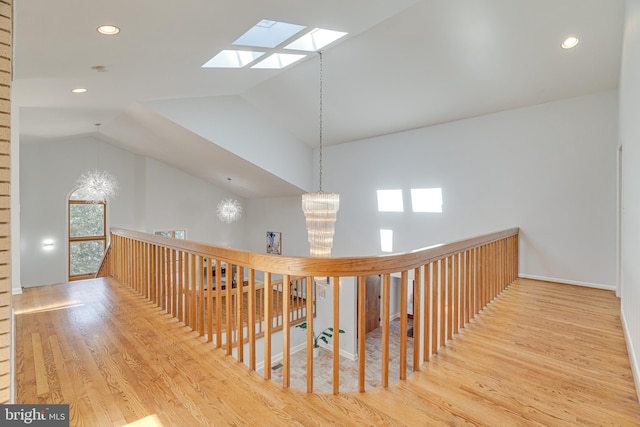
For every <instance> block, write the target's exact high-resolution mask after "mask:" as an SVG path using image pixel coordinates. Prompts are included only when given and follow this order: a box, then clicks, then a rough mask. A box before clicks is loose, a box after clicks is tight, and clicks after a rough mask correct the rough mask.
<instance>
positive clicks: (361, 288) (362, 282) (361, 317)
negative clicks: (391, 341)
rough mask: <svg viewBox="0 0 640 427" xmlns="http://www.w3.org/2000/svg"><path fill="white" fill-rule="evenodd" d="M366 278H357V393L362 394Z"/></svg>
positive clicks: (364, 355) (364, 358)
mask: <svg viewBox="0 0 640 427" xmlns="http://www.w3.org/2000/svg"><path fill="white" fill-rule="evenodd" d="M366 294H367V287H366V277H365V276H359V277H358V391H359V392H361V393H362V392H364V388H365V386H364V380H365V370H366V347H365V344H366V323H365V322H366V318H367V310H366V304H365V302H366V296H367V295H366Z"/></svg>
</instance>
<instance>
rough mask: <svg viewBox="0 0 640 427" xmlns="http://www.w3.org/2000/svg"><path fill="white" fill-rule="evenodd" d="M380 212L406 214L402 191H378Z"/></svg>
mask: <svg viewBox="0 0 640 427" xmlns="http://www.w3.org/2000/svg"><path fill="white" fill-rule="evenodd" d="M378 212H404V203H403V201H402V190H378Z"/></svg>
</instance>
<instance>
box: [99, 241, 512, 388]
mask: <svg viewBox="0 0 640 427" xmlns="http://www.w3.org/2000/svg"><path fill="white" fill-rule="evenodd" d="M517 233H518V230H517V229H512V230H506V231H505V232H500V233H495V237H493V236H494V235H487V236H486V237H485V236H481V237H480V238H476V239H469V241H468V242H469V244H467V242H466V241H465V242H462V243H456V244H451V245H452V246H451V248H453V249H445V247H444V246H447V245H444V246H443V247H442V248H440V247H434V248H430V249H426V250H424V251H425V252H424V258H420V257H421V256H423V255H415V254H410V255H409V254H402V255H397V256H395V257H397V260H398V261H399V262H400V261H402V262H403V263H404V264H401V265H402V267H401V268H398V269H396V270H394V269H393V262H392V261H393V257H394V256H391V257H392V258H389V261H385V262H380V259H379V258H376V259H373V258H371V259H370V260H369V261H359V260H358V261H349V263H348V264H343V263H342V261H341V259H332V260H331V261H328V260H322V259H310V260H309V261H308V262H309V266H310V267H309V268H308V269H306V267H304V265H306V261H304V260H302V261H300V260H301V259H300V258H297V259H296V260H295V262H293V263H292V264H291V265H290V266H289V265H288V264H287V263H288V260H287V257H281V258H278V262H277V263H273V265H270V264H263V261H264V260H267V259H269V260H271V259H272V258H271V257H267V258H263V257H260V256H258V257H256V258H255V259H253V258H249V260H247V258H246V256H245V255H242V257H243V258H240V257H239V256H238V255H236V254H235V253H236V251H234V250H229V249H225V248H218V249H216V252H215V253H216V254H217V255H215V256H214V255H212V253H209V252H208V249H207V245H202V244H197V245H196V246H194V245H193V244H192V243H189V242H176V241H175V240H172V243H171V244H165V243H167V242H168V241H167V240H166V239H167V238H165V237H157V236H151V237H149V238H147V237H146V236H147V235H145V234H144V233H137V232H127V231H124V232H118V233H116V234H114V233H113V232H112V234H111V238H110V241H109V242H110V243H109V247H108V249H107V251H106V254H105V257H104V259H103V261H102V263H101V266H100V270H99V274H100V277H105V276H111V277H114V278H116V279H117V280H119V281H120V282H121V283H122V284H126V285H127V286H129V287H130V288H131V289H132V290H134V291H135V292H137V293H138V294H140V296H142V297H144V298H145V299H147V300H148V301H150V302H151V303H153V304H155V305H156V306H158V307H160V308H162V310H163V311H164V312H166V313H168V314H170V315H171V316H173V317H174V318H176V319H177V320H178V321H180V322H183V323H184V324H185V325H186V326H188V327H190V328H191V329H192V330H193V331H196V332H198V336H200V337H201V336H203V335H204V334H205V333H206V334H207V342H214V340H213V336H214V335H215V336H216V339H215V345H216V347H217V348H220V347H222V346H223V344H224V346H225V351H226V352H227V354H233V347H234V346H237V348H236V354H235V357H236V359H237V360H238V361H240V362H242V361H243V360H244V358H245V354H244V353H245V352H244V343H245V340H246V341H247V342H248V343H249V344H248V347H247V348H248V351H249V356H248V357H249V363H248V364H249V367H250V369H252V370H255V369H256V364H257V362H258V361H257V360H256V358H257V355H256V345H257V341H256V340H257V338H258V334H260V335H262V336H263V337H264V346H265V349H264V350H265V351H264V353H265V360H264V377H265V378H266V379H269V378H271V365H272V358H271V351H272V348H271V347H272V334H273V333H275V332H276V331H279V330H280V329H282V330H283V332H282V340H283V341H282V342H283V371H284V373H283V387H285V388H288V387H290V385H291V358H290V356H289V354H290V351H291V348H292V345H293V344H295V341H294V340H292V338H295V337H294V336H292V335H291V326H292V325H293V324H295V322H300V321H303V320H306V321H307V325H308V326H307V327H308V330H307V337H306V346H307V355H306V358H307V374H306V375H307V378H306V380H307V391H308V392H309V393H311V392H313V391H314V363H315V362H314V359H313V325H314V323H315V320H316V319H314V315H315V309H316V304H317V299H316V297H315V296H316V295H315V294H316V285H315V283H314V281H313V277H314V276H315V275H317V276H329V277H331V278H332V280H333V281H332V295H333V301H332V306H333V320H332V328H333V330H334V333H333V341H332V344H333V360H332V369H333V379H332V381H333V384H332V387H333V393H334V394H338V393H339V392H340V388H341V387H340V376H341V375H340V342H341V339H340V333H339V331H340V305H341V303H340V297H341V292H340V291H341V285H340V281H341V280H342V276H340V275H332V274H331V273H332V272H333V271H335V272H336V273H337V272H338V271H340V272H341V274H342V273H343V272H352V273H353V276H354V277H357V295H358V297H357V303H356V304H357V311H358V317H357V320H356V325H357V334H356V335H357V339H358V343H357V353H358V359H359V362H358V390H359V391H361V392H364V391H365V388H366V345H365V344H366V332H365V328H366V308H367V307H366V276H367V275H371V274H379V275H381V276H382V278H383V282H382V286H383V288H382V295H383V297H382V301H381V303H382V319H381V326H382V343H381V345H382V366H381V368H382V369H381V371H382V372H381V377H382V378H381V379H382V381H381V382H382V385H383V386H384V387H387V386H388V385H389V370H390V361H391V360H392V359H391V357H390V353H391V352H394V354H395V352H396V351H399V356H400V358H399V362H398V365H399V366H394V368H396V367H397V368H399V370H400V371H399V377H400V379H401V380H404V379H405V378H406V376H407V368H409V366H407V363H409V361H408V360H407V356H408V351H409V345H410V343H409V341H410V340H409V339H408V338H407V333H408V331H409V324H408V323H409V320H408V313H409V306H408V295H409V283H408V280H409V274H410V273H409V269H413V279H414V280H413V283H412V285H411V286H412V288H411V289H412V294H413V301H412V306H411V308H412V310H411V312H412V314H413V340H412V341H413V362H412V366H411V369H412V370H413V371H417V370H419V369H420V364H421V363H422V362H423V361H424V362H428V361H430V359H431V356H432V355H435V354H437V353H438V352H439V350H440V348H441V347H443V346H445V345H446V344H447V343H448V341H449V340H451V339H453V338H454V337H455V335H456V334H458V333H459V332H460V329H462V328H464V327H466V325H467V324H468V323H469V321H470V320H471V319H473V318H474V317H475V316H476V315H478V314H479V313H480V312H481V311H482V310H483V309H484V308H485V307H486V306H487V305H488V304H489V303H490V302H491V301H493V300H494V299H495V298H496V297H497V296H499V295H500V294H501V293H502V292H503V291H504V290H505V289H506V288H507V287H508V286H509V285H510V284H511V283H512V282H513V281H514V280H515V279H517V277H518V250H519V247H518V234H517ZM163 239H165V240H163ZM416 253H422V252H421V251H416ZM216 257H218V259H216ZM220 258H221V259H224V261H222V260H221V259H220ZM365 258H366V257H365ZM223 263H224V265H225V273H226V274H225V277H224V278H223V277H222V276H223V274H222V265H223ZM363 263H364V264H363ZM367 263H370V264H367ZM314 265H318V266H322V267H321V268H320V267H319V268H320V270H318V271H316V270H314V268H315V267H313V266H314ZM362 265H367V267H365V268H363V267H362ZM378 266H380V267H381V269H380V270H379V271H377V270H376V268H377V267H378ZM256 267H260V268H258V269H257V270H258V271H259V272H260V274H264V284H261V283H260V282H258V283H256ZM272 267H273V268H272ZM244 268H247V271H248V280H247V282H246V283H247V286H246V288H245V280H244V278H245V273H244ZM334 268H335V270H334ZM350 268H354V269H355V270H353V271H351V270H349V269H350ZM214 269H215V274H214ZM272 269H273V270H278V271H269V270H272ZM279 269H282V271H279ZM298 269H299V270H298ZM322 269H324V270H322ZM392 271H393V272H396V271H398V272H400V287H399V288H395V287H394V288H393V290H394V292H395V291H396V289H399V290H398V293H399V297H400V303H399V305H400V307H399V315H400V320H399V323H400V337H399V342H400V347H399V350H396V349H395V347H394V349H393V350H391V346H390V341H391V339H390V334H391V318H390V311H391V307H390V302H391V299H392V297H393V296H392V295H391V273H390V272H392ZM294 272H295V273H294ZM304 272H306V273H308V274H303V275H301V276H299V274H300V273H304ZM272 274H277V275H278V276H277V277H282V278H283V279H282V280H275V281H274V280H272V277H273V276H272ZM294 274H295V275H294ZM347 276H349V274H347ZM214 277H215V281H214ZM223 279H224V289H223ZM234 282H235V286H234ZM303 287H304V290H305V292H304V298H303V292H302V288H303ZM294 289H295V290H294ZM245 291H246V293H247V296H246V297H245V296H244V294H245ZM344 293H345V292H344V290H343V292H342V294H344ZM245 298H246V299H245ZM214 300H215V303H214ZM205 301H206V303H205ZM245 312H246V314H245ZM321 320H322V322H326V321H327V320H328V318H327V316H326V315H325V316H324V317H323V318H322V319H321ZM319 324H322V323H319ZM214 325H215V326H214ZM245 325H246V326H245ZM245 327H246V328H247V329H246V332H245ZM223 335H224V336H225V337H223ZM394 360H395V359H394Z"/></svg>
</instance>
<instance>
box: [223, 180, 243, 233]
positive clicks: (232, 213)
mask: <svg viewBox="0 0 640 427" xmlns="http://www.w3.org/2000/svg"><path fill="white" fill-rule="evenodd" d="M227 180H229V183H231V178H227ZM217 211H218V218H220V221H223V222H226V223H227V224H231V223H232V222H234V221H237V220H238V219H239V218H240V216H241V215H242V205H240V203H239V202H238V201H237V200H234V199H231V198H227V199H224V200H222V201H220V203H218V208H217Z"/></svg>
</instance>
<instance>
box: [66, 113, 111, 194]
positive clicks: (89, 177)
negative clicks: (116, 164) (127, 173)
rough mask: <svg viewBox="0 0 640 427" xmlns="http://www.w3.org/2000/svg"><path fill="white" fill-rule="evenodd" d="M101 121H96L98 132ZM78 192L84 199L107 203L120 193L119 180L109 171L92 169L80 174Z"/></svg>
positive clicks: (77, 184)
mask: <svg viewBox="0 0 640 427" xmlns="http://www.w3.org/2000/svg"><path fill="white" fill-rule="evenodd" d="M100 125H101V123H96V124H95V126H96V134H98V133H99V132H98V129H99V126H100ZM97 163H98V166H100V141H98V161H97ZM76 186H77V188H78V189H77V190H76V191H77V192H78V194H79V195H80V196H81V197H82V199H84V200H87V201H91V202H99V203H106V202H107V201H108V200H110V199H112V198H113V197H115V196H116V194H118V188H119V185H118V180H117V179H116V178H115V177H114V176H113V175H111V174H110V173H109V172H107V171H99V170H97V169H96V170H92V171H87V172H85V173H83V174H82V175H80V177H79V178H78V180H77V181H76Z"/></svg>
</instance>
